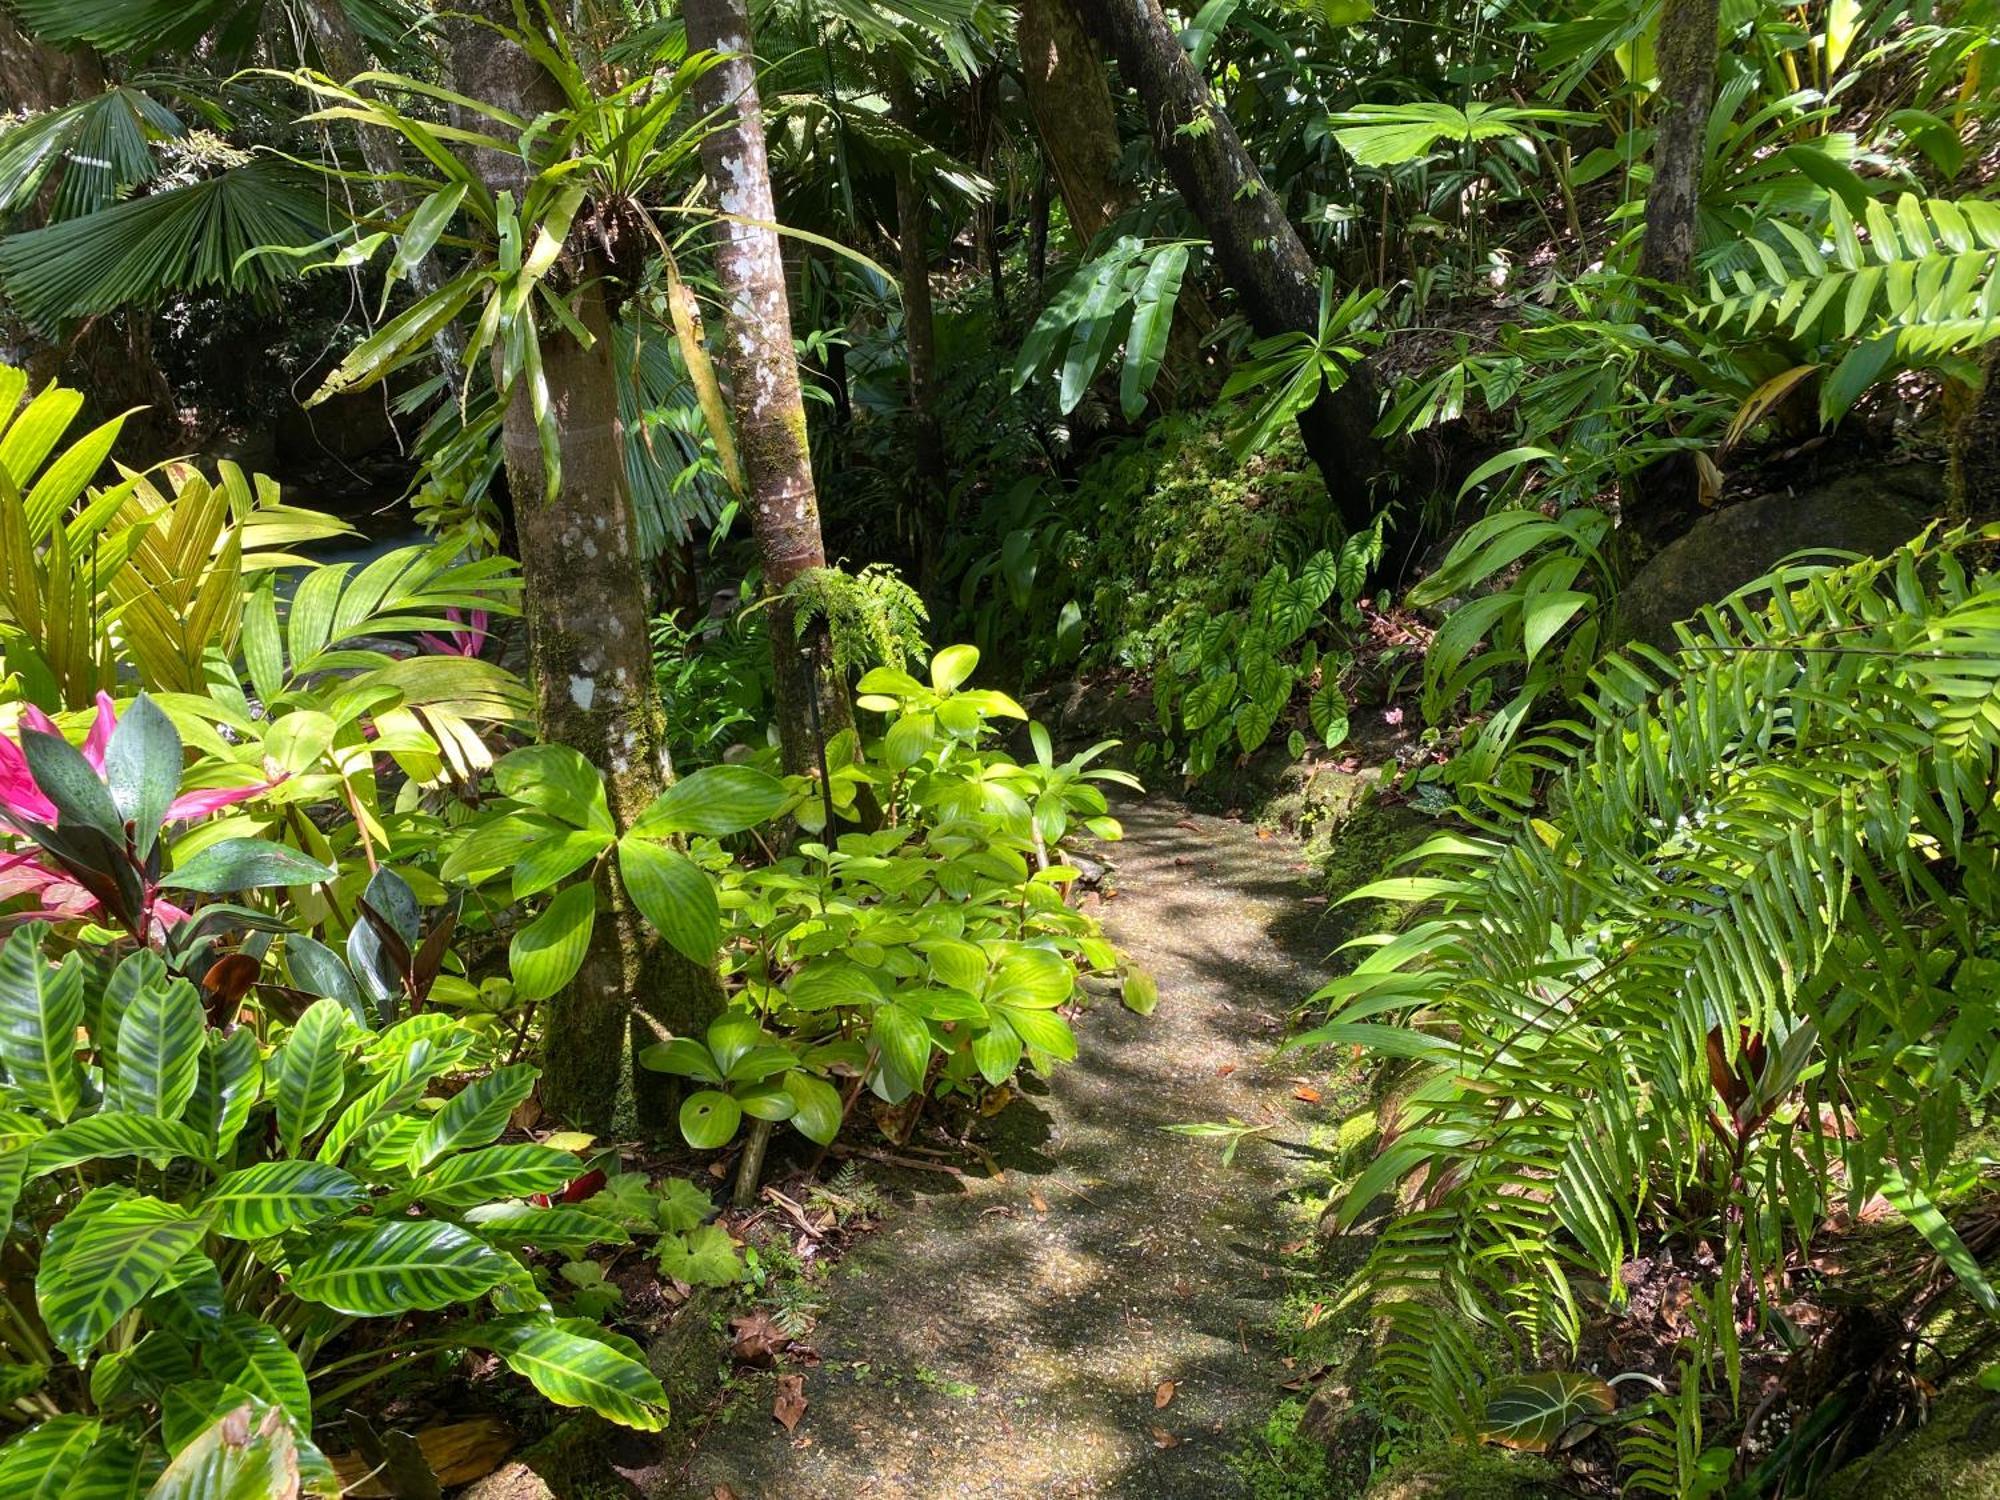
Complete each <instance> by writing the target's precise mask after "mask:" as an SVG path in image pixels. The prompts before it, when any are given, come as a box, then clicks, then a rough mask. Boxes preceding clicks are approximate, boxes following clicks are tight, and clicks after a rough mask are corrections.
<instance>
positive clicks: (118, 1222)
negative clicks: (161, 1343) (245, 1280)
mask: <svg viewBox="0 0 2000 1500" xmlns="http://www.w3.org/2000/svg"><path fill="white" fill-rule="evenodd" d="M207 1229H208V1221H207V1219H206V1218H203V1217H197V1216H192V1215H189V1214H186V1213H184V1212H182V1211H181V1210H180V1209H178V1208H175V1207H173V1206H172V1205H170V1204H166V1203H162V1202H160V1201H159V1200H158V1199H156V1198H139V1197H133V1196H131V1194H130V1192H129V1190H128V1189H125V1188H121V1187H101V1188H94V1189H92V1190H91V1191H90V1192H88V1193H86V1194H85V1195H84V1196H83V1198H82V1200H81V1201H80V1202H79V1203H78V1204H77V1206H76V1207H75V1208H73V1209H72V1210H70V1213H69V1216H68V1217H67V1218H65V1219H63V1220H62V1222H61V1223H59V1224H57V1225H56V1226H55V1227H54V1228H53V1229H51V1230H50V1231H49V1235H48V1239H47V1240H46V1241H45V1243H44V1245H43V1248H42V1263H41V1266H40V1268H39V1269H38V1270H37V1272H36V1275H35V1300H36V1303H37V1304H38V1305H39V1307H40V1308H41V1313H42V1323H43V1325H44V1326H45V1327H46V1328H47V1329H48V1331H49V1337H50V1339H51V1340H53V1341H54V1343H55V1345H56V1347H57V1348H59V1349H61V1350H62V1351H63V1352H64V1353H65V1354H67V1355H69V1357H70V1358H71V1359H73V1360H75V1361H76V1362H77V1363H79V1364H81V1363H82V1362H83V1359H84V1356H85V1355H87V1354H88V1353H89V1352H90V1351H91V1350H92V1349H94V1348H95V1347H96V1346H97V1344H98V1342H99V1341H100V1340H101V1339H103V1337H104V1336H105V1335H106V1334H108V1333H109V1332H110V1331H111V1329H112V1326H113V1325H114V1324H115V1323H117V1321H118V1320H119V1319H120V1318H122V1317H124V1316H125V1314H127V1313H128V1312H130V1311H131V1310H132V1309H133V1308H135V1307H137V1306H138V1305H139V1304H140V1303H141V1302H143V1301H145V1300H146V1298H147V1297H148V1296H150V1295H152V1292H153V1289H154V1288H155V1287H157V1286H158V1285H159V1284H160V1283H161V1282H162V1281H163V1280H164V1279H165V1278H166V1276H167V1273H168V1272H169V1271H171V1270H173V1269H174V1268H175V1266H176V1265H178V1264H179V1262H180V1260H181V1258H182V1257H183V1256H185V1255H187V1254H188V1253H189V1252H190V1251H192V1250H194V1249H195V1248H196V1247H198V1246H199V1245H200V1244H201V1241H202V1236H203V1235H204V1234H205V1233H206V1232H207Z"/></svg>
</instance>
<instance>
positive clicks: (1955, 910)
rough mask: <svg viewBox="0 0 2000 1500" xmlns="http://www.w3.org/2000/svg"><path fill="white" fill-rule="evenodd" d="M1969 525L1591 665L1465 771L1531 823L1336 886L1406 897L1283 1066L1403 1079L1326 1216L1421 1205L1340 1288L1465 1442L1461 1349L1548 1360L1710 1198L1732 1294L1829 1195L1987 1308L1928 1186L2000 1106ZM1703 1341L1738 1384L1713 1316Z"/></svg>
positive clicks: (1993, 832)
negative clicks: (1654, 646) (1495, 757)
mask: <svg viewBox="0 0 2000 1500" xmlns="http://www.w3.org/2000/svg"><path fill="white" fill-rule="evenodd" d="M1996 539H2000V531H1994V530H1989V531H1988V532H1985V533H1967V532H1958V533H1954V534H1952V535H1951V536H1949V537H1947V538H1945V539H1944V540H1943V541H1941V542H1932V541H1928V540H1925V539H1919V540H1918V541H1917V542H1913V543H1911V544H1910V545H1909V546H1908V547H1906V548H1905V549H1903V550H1902V551H1901V552H1900V553H1899V554H1898V555H1897V556H1896V557H1894V558H1892V559H1890V560H1887V561H1879V562H1867V563H1858V564H1854V565H1852V566H1850V567H1846V568H1836V567H1831V566H1805V565H1794V566H1791V567H1789V568H1786V569H1783V570H1781V571H1780V573H1779V574H1778V575H1776V578H1777V583H1778V589H1777V594H1776V597H1775V598H1774V599H1773V601H1772V602H1771V603H1770V604H1769V605H1768V606H1766V607H1764V608H1763V609H1761V610H1757V609H1752V608H1751V607H1750V606H1749V604H1748V603H1746V602H1745V596H1744V595H1738V596H1736V597H1735V598H1734V599H1732V600H1731V601H1729V602H1728V603H1727V604H1726V605H1725V606H1723V607H1722V608H1718V609H1711V610H1708V611H1705V612H1704V615H1703V617H1702V618H1701V620H1700V622H1699V624H1698V625H1697V626H1694V627H1685V626H1684V627H1682V637H1681V648H1680V650H1679V651H1678V653H1677V654H1676V655H1675V656H1674V657H1672V658H1671V659H1670V658H1668V657H1665V656H1662V655H1660V654H1659V653H1656V652H1651V651H1648V650H1646V649H1645V648H1634V652H1635V654H1634V655H1632V656H1630V657H1619V656H1613V657H1610V658H1608V659H1606V660H1605V661H1604V662H1603V663H1601V664H1600V666H1599V668H1598V670H1597V671H1596V673H1595V674H1594V677H1593V683H1594V688H1593V691H1592V693H1591V694H1589V695H1588V696H1586V697H1585V698H1584V700H1583V705H1582V706H1583V711H1584V713H1585V715H1586V718H1587V721H1588V722H1583V723H1577V722H1569V723H1564V724H1560V725H1557V726H1554V727H1552V728H1551V729H1549V730H1547V731H1545V732H1543V733H1541V734H1539V735H1536V736H1534V737H1531V738H1528V739H1525V740H1524V741H1522V742H1521V743H1520V744H1519V745H1517V747H1516V748H1515V749H1514V750H1513V751H1512V752H1511V755H1510V757H1509V759H1510V761H1511V762H1513V765H1512V766H1511V767H1510V768H1509V770H1511V771H1513V772H1517V773H1521V774H1503V775H1502V776H1501V777H1499V778H1497V779H1498V780H1499V782H1500V783H1501V784H1502V785H1509V786H1528V785H1532V784H1533V782H1534V781H1535V780H1536V779H1541V780H1543V781H1544V782H1545V783H1546V791H1545V795H1544V796H1543V797H1542V798H1541V799H1540V800H1539V802H1538V803H1529V802H1528V801H1526V800H1525V799H1521V800H1518V801H1515V802H1512V803H1509V802H1505V801H1501V802H1500V808H1499V811H1497V812H1491V813H1487V814H1484V815H1482V820H1481V822H1480V824H1479V826H1478V829H1477V831H1476V833H1474V834H1471V835H1465V834H1448V835H1444V836H1441V837H1439V838H1436V839H1433V840H1431V841H1430V842H1429V843H1428V844H1426V845H1425V846H1423V848H1421V849H1420V850H1418V851H1417V852H1416V854H1415V855H1413V856H1412V861H1413V865H1414V868H1413V870H1412V872H1411V873H1409V874H1406V875H1402V876H1399V877H1397V878H1394V879H1389V880H1385V881H1382V882H1379V883H1378V884H1376V885H1374V886H1371V887H1369V888H1367V889H1364V890H1362V891H1359V892H1356V893H1355V896H1356V897H1357V898H1362V899H1367V898H1400V899H1406V900H1411V901H1419V902H1424V903H1427V904H1426V905H1425V907H1424V908H1423V910H1422V912H1421V914H1420V916H1419V918H1418V919H1417V920H1416V921H1415V922H1414V923H1413V924H1412V925H1410V926H1409V927H1408V928H1407V929H1406V930H1403V931H1401V932H1395V933H1385V934H1381V935H1378V936H1376V937H1373V938H1367V939H1362V940H1360V942H1359V943H1358V944H1357V945H1356V946H1358V947H1362V948H1366V949H1368V950H1371V951H1369V952H1368V953H1367V956H1366V957H1365V958H1364V959H1363V961H1362V962H1361V963H1360V964H1359V965H1358V967H1357V968H1356V969H1355V971H1354V972H1353V973H1352V974H1351V975H1348V976H1346V977H1344V978H1342V979H1338V980H1336V981H1334V983H1332V984H1331V985H1329V986H1328V987H1327V988H1326V989H1325V990H1323V991H1322V992H1321V998H1322V999H1324V1000H1327V1001H1331V1002H1333V1003H1334V1004H1335V1005H1336V1007H1337V1010H1336V1013H1335V1014H1334V1016H1333V1018H1332V1019H1331V1020H1330V1021H1329V1023H1328V1024H1326V1025H1325V1026H1322V1027H1320V1028H1318V1029H1317V1030H1315V1031H1313V1032H1311V1033H1309V1034H1307V1035H1306V1036H1305V1037H1303V1038H1301V1039H1300V1041H1299V1043H1297V1044H1300V1045H1303V1044H1308V1043H1336V1044H1342V1045H1352V1044H1359V1045H1363V1046H1367V1047H1370V1048H1371V1049H1373V1050H1374V1051H1375V1052H1377V1053H1378V1054H1380V1055H1383V1056H1387V1057H1393V1058H1399V1059H1407V1060H1408V1061H1409V1062H1410V1063H1412V1064H1413V1065H1414V1068H1415V1076H1414V1079H1413V1080H1412V1082H1411V1084H1410V1085H1409V1087H1408V1091H1407V1093H1406V1094H1405V1096H1404V1103H1403V1105H1402V1107H1401V1118H1400V1120H1399V1121H1397V1122H1396V1128H1395V1129H1394V1130H1392V1131H1390V1132H1389V1141H1390V1144H1389V1145H1388V1146H1387V1147H1386V1148H1385V1149H1384V1151H1383V1153H1382V1155H1381V1156H1380V1157H1379V1158H1378V1159H1377V1161H1376V1162H1375V1163H1374V1164H1373V1165H1372V1166H1371V1167H1370V1169H1369V1170H1368V1171H1367V1172H1366V1173H1364V1174H1363V1176H1362V1177H1361V1178H1360V1179H1358V1180H1357V1182H1356V1184H1355V1185H1354V1187H1353V1188H1352V1189H1351V1191H1350V1194H1349V1196H1348V1199H1347V1201H1346V1203H1345V1204H1344V1206H1343V1213H1344V1214H1346V1215H1347V1217H1348V1218H1349V1219H1350V1220H1351V1219H1352V1218H1353V1217H1354V1216H1355V1215H1357V1214H1358V1213H1359V1212H1360V1211H1361V1209H1362V1208H1363V1207H1364V1206H1365V1205H1366V1204H1367V1203H1368V1201H1369V1200H1370V1199H1372V1198H1374V1197H1376V1196H1377V1195H1379V1194H1381V1193H1383V1192H1385V1191H1392V1190H1394V1189H1395V1188H1396V1187H1397V1186H1398V1185H1399V1184H1406V1183H1419V1184H1422V1187H1421V1188H1420V1190H1419V1196H1418V1198H1417V1199H1416V1204H1415V1207H1414V1208H1413V1209H1412V1211H1410V1212H1408V1213H1406V1214H1405V1215H1403V1216H1402V1217H1401V1218H1400V1219H1398V1220H1397V1221H1396V1222H1395V1223H1394V1224H1393V1225H1392V1226H1391V1227H1390V1229H1389V1230H1388V1231H1387V1232H1386V1233H1385V1234H1384V1235H1383V1236H1382V1237H1381V1239H1380V1241H1379V1242H1378V1244H1377V1247H1376V1249H1375V1250H1374V1252H1373V1255H1372V1258H1371V1260H1370V1262H1369V1264H1368V1267H1367V1269H1366V1272H1365V1276H1364V1278H1363V1285H1365V1286H1366V1287H1367V1288H1368V1289H1370V1290H1371V1291H1372V1292H1373V1293H1374V1295H1376V1296H1377V1297H1378V1299H1380V1302H1381V1305H1382V1310H1383V1312H1384V1313H1385V1315H1386V1316H1387V1317H1388V1319H1389V1321H1390V1323H1391V1325H1392V1328H1393V1330H1394V1334H1395V1336H1394V1338H1393V1339H1392V1340H1391V1343H1390V1346H1389V1349H1388V1351H1387V1354H1386V1356H1385V1359H1384V1365H1383V1367H1384V1372H1385V1375H1386V1378H1387V1379H1388V1381H1389V1382H1390V1384H1391V1386H1392V1388H1393V1390H1394V1392H1395V1394H1396V1395H1397V1396H1398V1397H1399V1398H1400V1399H1401V1400H1403V1401H1404V1402H1406V1403H1409V1404H1411V1405H1412V1406H1414V1407H1416V1408H1418V1409H1420V1410H1422V1411H1424V1412H1425V1413H1427V1414H1428V1415H1429V1417H1430V1418H1431V1419H1432V1420H1433V1421H1434V1422H1437V1423H1441V1424H1443V1425H1447V1426H1460V1425H1462V1424H1463V1422H1464V1420H1465V1405H1466V1403H1465V1400H1464V1392H1465V1391H1466V1390H1467V1389H1468V1388H1469V1387H1475V1388H1476V1386H1477V1385H1478V1384H1479V1383H1480V1381H1481V1378H1482V1377H1483V1375H1484V1374H1485V1372H1486V1371H1487V1369H1488V1368H1489V1365H1490V1364H1491V1363H1493V1362H1504V1363H1513V1362H1525V1361H1528V1360H1531V1359H1536V1358H1542V1357H1547V1356H1549V1355H1551V1354H1556V1353H1560V1352H1562V1351H1565V1350H1567V1349H1570V1348H1573V1347H1574V1344H1575V1342H1576V1337H1577V1333H1578V1327H1579V1311H1578V1308H1579V1302H1580V1300H1581V1298H1582V1296H1583V1293H1584V1288H1585V1286H1586V1284H1592V1283H1602V1284H1603V1285H1605V1286H1606V1287H1607V1288H1608V1289H1609V1293H1610V1295H1611V1297H1612V1299H1613V1300H1614V1302H1615V1301H1617V1300H1619V1299H1620V1298H1621V1297H1622V1289H1621V1287H1620V1281H1619V1277H1620V1272H1621V1267H1622V1266H1623V1265H1624V1263H1625V1262H1626V1261H1627V1260H1629V1259H1630V1258H1631V1257H1632V1255H1633V1254H1634V1253H1635V1252H1636V1248H1637V1244H1638V1241H1639V1237H1640V1235H1641V1233H1642V1232H1644V1231H1645V1230H1646V1229H1647V1226H1648V1225H1649V1224H1650V1223H1652V1222H1653V1215H1654V1214H1656V1213H1657V1212H1659V1211H1661V1210H1668V1209H1676V1208H1681V1209H1685V1208H1686V1207H1687V1206H1688V1205H1689V1204H1700V1203H1703V1202H1707V1203H1728V1204H1734V1205H1737V1206H1738V1207H1739V1208H1740V1212H1735V1213H1731V1214H1728V1215H1718V1219H1719V1220H1720V1222H1718V1223H1716V1224H1715V1225H1714V1226H1713V1232H1714V1233H1715V1234H1717V1235H1718V1236H1719V1237H1720V1238H1721V1239H1722V1240H1723V1242H1724V1249H1723V1254H1722V1255H1721V1257H1720V1258H1721V1260H1722V1262H1723V1264H1724V1265H1725V1266H1730V1267H1737V1268H1740V1269H1739V1270H1737V1271H1736V1272H1735V1273H1734V1274H1729V1273H1725V1275H1724V1276H1723V1278H1722V1281H1725V1282H1728V1283H1729V1284H1730V1287H1731V1288H1733V1287H1734V1286H1735V1285H1736V1284H1737V1283H1738V1282H1739V1281H1740V1282H1743V1283H1748V1284H1753V1285H1762V1284H1763V1280H1764V1273H1765V1272H1766V1271H1767V1270H1768V1269H1769V1268H1770V1267H1772V1266H1773V1265H1774V1264H1775V1263H1776V1262H1777V1260H1778V1259H1779V1257H1781V1256H1782V1255H1783V1254H1784V1253H1785V1250H1786V1247H1787V1246H1788V1245H1795V1244H1797V1243H1799V1242H1801V1241H1803V1240H1805V1239H1806V1238H1808V1237H1809V1236H1810V1234H1811V1233H1812V1232H1813V1230H1814V1228H1815V1227H1816V1226H1817V1224H1818V1222H1819V1221H1820V1219H1821V1218H1822V1217H1823V1216H1824V1214H1825V1213H1826V1212H1827V1211H1828V1210H1829V1209H1830V1208H1831V1207H1832V1206H1833V1205H1832V1203H1831V1202H1830V1201H1829V1194H1830V1193H1831V1192H1833V1191H1834V1189H1833V1188H1832V1187H1830V1186H1829V1184H1831V1183H1836V1182H1837V1183H1839V1184H1840V1185H1841V1187H1840V1191H1842V1192H1843V1193H1844V1194H1845V1196H1846V1198H1847V1199H1848V1200H1849V1201H1851V1202H1854V1203H1859V1202H1862V1201H1865V1200H1866V1199H1867V1198H1868V1197H1869V1196H1870V1195H1872V1194H1874V1193H1876V1192H1878V1191H1886V1192H1888V1193H1889V1196H1890V1198H1891V1201H1893V1202H1898V1203H1901V1204H1906V1205H1908V1207H1906V1208H1905V1210H1904V1211H1905V1213H1906V1215H1907V1217H1908V1218H1909V1220H1910V1222H1911V1223H1912V1224H1913V1225H1914V1226H1915V1227H1916V1228H1917V1229H1918V1231H1919V1232H1920V1233H1921V1234H1923V1235H1924V1237H1925V1238H1926V1239H1927V1240H1928V1241H1929V1242H1930V1243H1931V1245H1932V1246H1933V1248H1934V1249H1936V1250H1938V1251H1939V1252H1940V1253H1941V1254H1942V1255H1943V1256H1944V1257H1945V1258H1946V1260H1947V1261H1948V1262H1949V1263H1951V1264H1953V1265H1954V1267H1963V1270H1962V1271H1961V1279H1962V1281H1963V1282H1964V1284H1966V1285H1967V1286H1968V1288H1969V1289H1970V1290H1972V1291H1973V1293H1974V1294H1975V1296H1978V1297H1979V1298H1981V1300H1982V1301H1988V1302H1989V1305H1990V1298H1991V1293H1990V1291H1988V1289H1987V1288H1986V1287H1985V1284H1984V1282H1983V1281H1982V1280H1981V1279H1980V1277H1979V1273H1978V1269H1977V1267H1976V1265H1975V1264H1974V1263H1973V1262H1972V1260H1971V1258H1970V1257H1969V1256H1967V1255H1966V1254H1965V1253H1964V1251H1963V1247H1962V1245H1960V1244H1959V1243H1958V1237H1957V1235H1956V1234H1955V1233H1954V1232H1953V1230H1952V1229H1951V1227H1950V1225H1949V1223H1948V1222H1947V1221H1946V1220H1945V1219H1944V1217H1943V1216H1942V1215H1941V1214H1938V1213H1936V1212H1935V1211H1934V1210H1931V1209H1930V1208H1929V1204H1930V1196H1929V1195H1930V1194H1931V1193H1932V1192H1933V1191H1934V1189H1935V1186H1936V1184H1937V1182H1938V1181H1939V1180H1940V1177H1941V1174H1942V1173H1943V1171H1944V1168H1945V1165H1946V1160H1947V1158H1948V1157H1949V1154H1950V1150H1951V1146H1952V1143H1953V1141H1954V1140H1955V1139H1956V1137H1957V1133H1958V1131H1959V1129H1960V1123H1961V1119H1962V1111H1963V1110H1964V1108H1965V1106H1966V1105H1967V1104H1968V1103H1973V1102H1976V1101H1977V1100H1978V1099H1979V1098H1981V1097H1982V1096H1985V1095H1987V1094H1989V1093H1991V1092H1992V1090H1993V1088H1994V1087H1995V1085H1996V1083H2000V1027H1996V1025H1995V1023H1994V1021H1993V1015H1994V1012H1993V1010H1992V1009H1991V1007H1992V1005H1993V1002H1994V999H1995V996H1996V993H2000V965H1995V964H1993V963H1991V962H1989V961H1988V960H1987V959H1986V958H1985V957H1984V956H1982V952H1981V949H1982V945H1983V944H1984V943H1986V942H1987V941H1988V938H1989V933H1990V930H1991V926H1992V924H1993V921H1994V918H1995V916H1996V914H2000V811H1996V809H1995V807H1994V802H1993V796H1992V791H1991V788H1992V785H1993V777H1994V771H1995V762H1996V754H2000V712H1997V711H1995V709H1994V708H1993V705H1994V703H1995V702H2000V576H1996V575H1995V574H1994V573H1993V572H1992V571H1991V570H1990V569H1991V559H1992V553H1993V547H1992V544H1993V542H1994V541H1995V540H1996ZM1975 568H1978V569H1979V570H1980V571H1977V572H1974V571H1972V570H1973V569H1975ZM1496 800H1498V799H1496ZM1823 1119H1835V1120H1838V1121H1839V1122H1840V1126H1841V1128H1840V1129H1838V1130H1830V1129H1823V1128H1822V1126H1821V1123H1820V1122H1821V1121H1822V1120H1823ZM1835 1160H1837V1162H1838V1166H1839V1171H1838V1172H1836V1171H1834V1170H1833V1166H1832V1164H1833V1162H1834V1161H1835ZM1707 1324H1708V1330H1709V1331H1708V1333H1707V1335H1706V1336H1705V1339H1704V1341H1703V1342H1704V1344H1705V1345H1707V1346H1709V1347H1708V1352H1711V1353H1715V1354H1719V1355H1720V1356H1721V1358H1722V1361H1723V1365H1724V1368H1725V1369H1726V1370H1727V1371H1728V1372H1730V1373H1731V1375H1732V1377H1733V1374H1734V1369H1735V1355H1734V1348H1733V1324H1732V1322H1731V1319H1730V1318H1729V1317H1727V1316H1725V1317H1721V1318H1715V1319H1709V1320H1707ZM1701 1368H1707V1364H1706V1360H1705V1359H1704V1361H1703V1362H1702V1365H1701ZM1664 1457H1665V1455H1664V1453H1663V1452H1661V1451H1660V1450H1658V1449H1657V1448H1656V1449H1655V1450H1654V1452H1653V1453H1652V1454H1651V1456H1650V1459H1649V1463H1650V1465H1651V1466H1652V1467H1653V1468H1654V1469H1656V1470H1657V1469H1659V1468H1661V1467H1662V1464H1663V1460H1664ZM1687 1458H1688V1455H1686V1454H1685V1453H1682V1454H1678V1455H1676V1457H1675V1462H1676V1464H1683V1463H1685V1461H1686V1460H1687Z"/></svg>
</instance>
